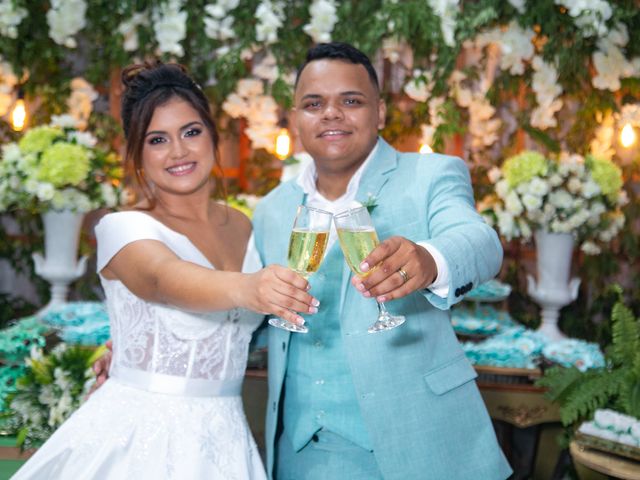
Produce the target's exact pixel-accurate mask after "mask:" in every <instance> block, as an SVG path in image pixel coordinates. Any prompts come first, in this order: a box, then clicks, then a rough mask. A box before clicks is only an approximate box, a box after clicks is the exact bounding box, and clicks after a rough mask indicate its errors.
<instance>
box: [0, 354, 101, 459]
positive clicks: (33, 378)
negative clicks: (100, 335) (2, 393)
mask: <svg viewBox="0 0 640 480" xmlns="http://www.w3.org/2000/svg"><path fill="white" fill-rule="evenodd" d="M104 351H105V347H104V346H103V347H99V348H98V349H95V350H94V349H91V348H87V347H81V346H67V345H66V344H65V343H60V344H58V345H57V346H56V347H55V348H54V349H53V350H52V351H51V353H50V354H49V355H44V354H43V352H42V350H40V349H35V348H34V349H33V350H32V351H31V356H30V357H28V358H27V359H26V360H25V363H26V371H25V374H24V376H22V377H20V378H19V379H18V380H17V382H16V391H15V392H14V393H12V394H10V395H9V397H8V401H7V403H8V405H9V406H10V410H9V414H10V416H9V418H8V421H7V423H6V427H8V429H9V430H11V431H14V432H15V433H16V434H17V438H18V444H19V446H21V447H23V448H30V447H34V446H38V445H39V444H40V443H42V442H44V441H45V440H46V439H47V438H49V436H50V435H51V434H52V433H53V432H54V431H55V430H56V429H57V428H58V427H59V426H60V425H61V424H62V422H64V421H65V420H66V419H67V418H69V416H70V415H71V414H72V413H73V412H74V411H75V410H76V409H77V408H78V407H79V406H80V404H81V403H82V402H83V400H84V398H85V397H86V395H87V393H88V392H89V390H90V388H91V386H92V385H93V383H94V381H95V374H94V372H93V369H92V368H91V366H92V365H93V363H94V362H95V360H96V359H98V358H99V357H100V356H101V355H102V354H103V353H104Z"/></svg>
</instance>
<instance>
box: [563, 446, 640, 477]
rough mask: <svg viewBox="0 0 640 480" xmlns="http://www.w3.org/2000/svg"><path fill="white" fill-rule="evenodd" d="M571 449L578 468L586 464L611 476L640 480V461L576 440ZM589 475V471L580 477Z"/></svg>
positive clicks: (593, 469) (589, 467) (591, 468)
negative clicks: (590, 446)
mask: <svg viewBox="0 0 640 480" xmlns="http://www.w3.org/2000/svg"><path fill="white" fill-rule="evenodd" d="M569 451H570V452H571V457H572V458H573V461H574V463H575V464H577V465H576V468H578V467H580V466H584V467H587V468H588V469H589V470H592V471H596V472H600V473H603V474H605V475H608V477H609V478H622V479H625V480H640V461H637V460H631V459H629V458H624V457H620V456H618V455H614V454H612V453H607V452H604V451H602V450H596V449H593V448H589V447H585V446H583V445H580V444H579V443H578V442H576V441H573V442H571V445H570V446H569ZM587 475H589V473H584V474H582V473H580V479H581V480H582V479H585V480H586V479H587ZM589 478H593V477H589ZM605 478H606V477H605Z"/></svg>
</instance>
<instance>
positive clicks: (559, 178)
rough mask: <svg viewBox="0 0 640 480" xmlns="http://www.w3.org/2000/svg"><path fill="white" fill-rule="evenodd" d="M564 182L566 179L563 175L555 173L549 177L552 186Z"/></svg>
mask: <svg viewBox="0 0 640 480" xmlns="http://www.w3.org/2000/svg"><path fill="white" fill-rule="evenodd" d="M562 182H564V180H563V179H562V175H560V174H557V173H554V174H553V175H551V176H550V177H549V185H551V186H552V187H558V186H560V185H562Z"/></svg>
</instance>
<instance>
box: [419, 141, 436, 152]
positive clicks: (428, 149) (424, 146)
mask: <svg viewBox="0 0 640 480" xmlns="http://www.w3.org/2000/svg"><path fill="white" fill-rule="evenodd" d="M419 152H420V153H433V148H431V147H430V146H429V145H427V144H426V143H423V144H422V145H420V150H419Z"/></svg>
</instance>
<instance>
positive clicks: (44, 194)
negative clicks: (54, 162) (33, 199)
mask: <svg viewBox="0 0 640 480" xmlns="http://www.w3.org/2000/svg"><path fill="white" fill-rule="evenodd" d="M54 193H55V188H54V186H53V185H52V184H50V183H48V182H40V183H39V184H38V190H37V192H36V196H37V197H38V200H40V201H41V202H48V201H49V200H51V199H52V198H53V194H54Z"/></svg>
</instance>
